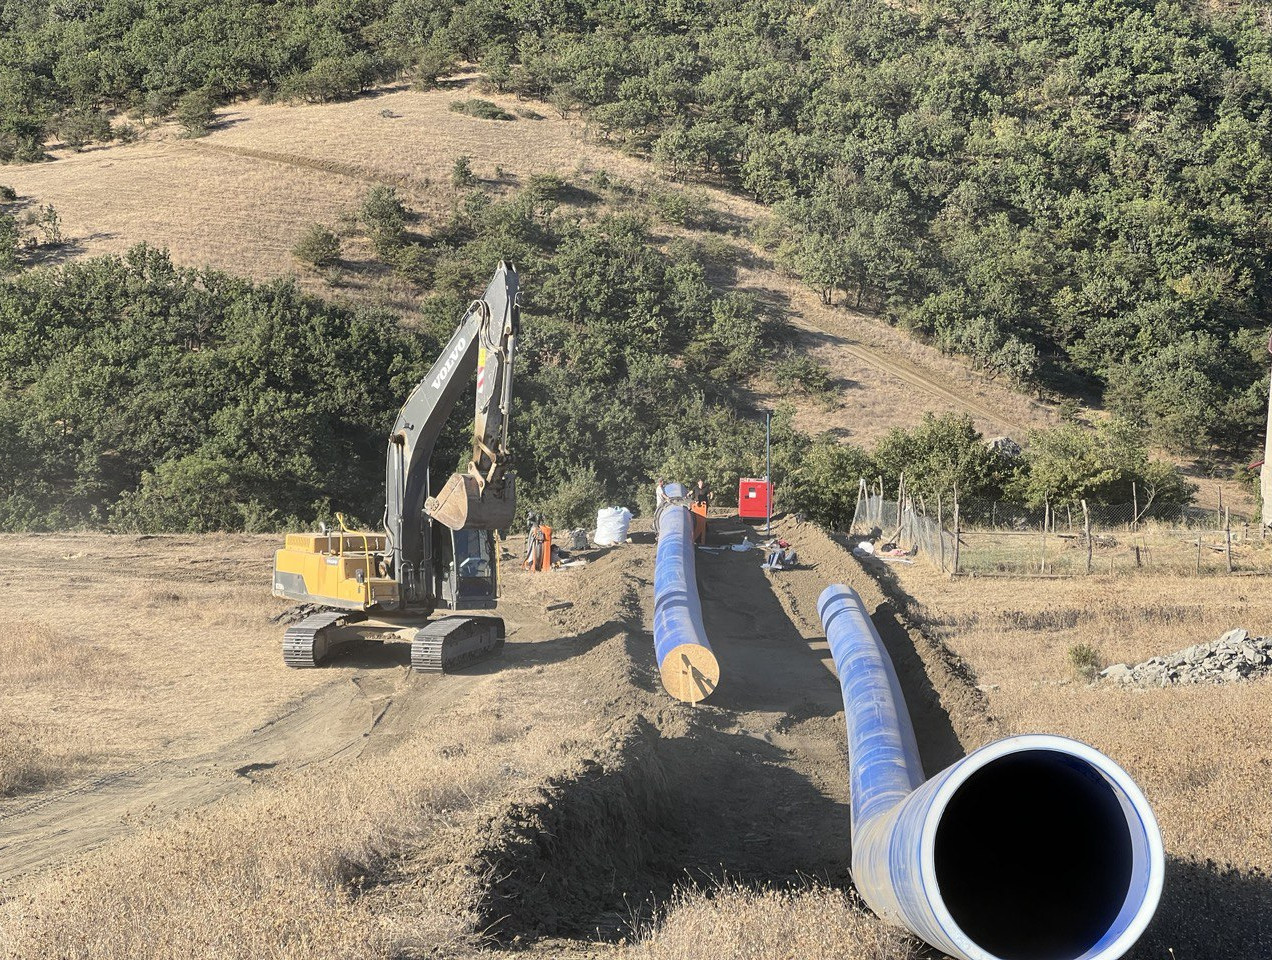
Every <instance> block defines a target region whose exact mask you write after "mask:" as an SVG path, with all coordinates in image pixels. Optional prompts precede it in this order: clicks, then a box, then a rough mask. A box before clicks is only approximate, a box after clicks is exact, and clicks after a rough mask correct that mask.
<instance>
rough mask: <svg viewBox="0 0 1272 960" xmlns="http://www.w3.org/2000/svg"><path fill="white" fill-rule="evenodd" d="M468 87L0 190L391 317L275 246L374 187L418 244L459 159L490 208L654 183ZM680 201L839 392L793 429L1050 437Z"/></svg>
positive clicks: (185, 143) (360, 268)
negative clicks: (472, 106) (541, 181)
mask: <svg viewBox="0 0 1272 960" xmlns="http://www.w3.org/2000/svg"><path fill="white" fill-rule="evenodd" d="M473 87H474V81H473V80H471V79H470V80H462V81H456V82H455V83H454V84H450V85H448V86H447V88H446V89H444V90H437V91H428V92H418V91H410V90H404V89H394V88H388V89H385V90H384V91H382V92H380V93H378V94H376V95H374V96H369V97H364V98H361V99H358V100H353V101H349V102H346V103H337V104H326V105H318V106H312V105H311V106H305V107H289V106H286V105H282V104H277V105H262V104H258V103H245V104H238V105H234V106H232V107H229V108H226V109H225V110H223V111H222V112H221V113H220V114H219V122H218V125H217V127H216V128H215V129H213V131H212V132H211V133H210V134H209V135H208V136H207V137H204V138H200V139H195V140H189V139H184V138H182V137H181V136H180V135H179V131H178V129H177V128H176V127H175V125H160V126H158V127H156V128H154V129H153V130H151V131H150V132H149V133H148V134H147V135H146V137H145V139H143V140H142V141H141V142H139V143H136V144H131V145H112V146H103V147H94V148H91V149H89V150H86V151H84V152H82V153H76V152H73V151H70V150H56V151H54V153H53V156H54V160H53V161H52V162H50V163H45V164H30V165H24V166H17V167H9V168H7V169H5V171H4V174H3V177H4V180H5V182H8V183H10V184H11V185H12V186H13V187H14V188H15V189H16V190H17V191H18V193H19V194H20V195H22V196H24V197H30V198H38V200H39V202H41V203H52V204H53V205H54V206H55V207H56V208H57V210H58V211H59V213H60V214H61V215H62V219H63V229H64V232H65V233H66V235H67V237H68V238H69V240H70V246H69V247H68V249H67V250H66V251H65V252H64V254H63V255H65V256H92V255H96V254H102V253H122V252H124V251H126V250H127V249H128V248H129V247H131V246H133V245H134V244H136V243H141V242H145V243H148V244H150V245H152V246H156V247H165V248H167V249H168V250H170V251H171V253H172V256H173V259H174V260H175V262H177V263H181V264H188V265H190V266H194V267H202V266H211V267H214V268H218V269H222V270H226V271H229V272H231V273H236V274H240V275H243V276H249V277H254V278H258V279H269V278H274V277H295V278H296V279H297V280H298V281H299V282H300V283H302V284H303V285H304V286H305V287H306V288H307V289H310V290H313V291H315V292H318V293H321V294H323V295H328V296H330V295H332V294H334V295H336V296H345V297H348V296H352V297H355V298H363V299H369V300H371V301H373V302H377V303H385V304H387V305H389V306H392V307H394V308H397V309H405V310H408V311H409V310H410V309H411V307H412V306H414V304H415V303H416V298H417V294H416V293H415V291H413V290H412V289H411V288H410V286H409V285H407V284H404V283H402V282H401V281H398V280H395V279H394V278H393V277H391V276H386V275H385V273H386V271H384V270H383V268H382V267H380V266H379V265H377V264H376V263H375V255H374V252H373V250H372V249H371V248H370V244H369V243H367V242H366V241H360V240H358V239H354V240H352V241H351V242H350V243H349V244H347V245H346V250H345V253H344V264H343V267H344V272H345V274H346V277H345V279H344V280H343V281H342V283H341V286H340V287H339V288H338V289H335V290H333V289H331V288H330V287H329V286H328V285H327V284H326V283H324V282H323V281H322V280H321V279H320V278H319V277H317V276H316V275H315V274H314V273H313V272H312V271H306V270H304V269H303V265H302V264H300V263H299V262H298V261H297V260H296V259H295V258H294V257H293V256H292V253H291V251H292V248H293V247H294V246H295V245H296V243H297V241H298V240H299V239H300V237H301V235H302V234H303V232H304V230H305V229H306V228H307V227H308V226H309V225H310V224H311V223H314V222H321V223H331V224H334V223H336V222H338V221H339V220H340V218H341V217H352V216H354V215H356V212H357V210H358V208H359V207H360V205H361V203H362V201H363V199H364V197H365V194H366V192H367V190H368V189H369V187H371V186H373V185H375V184H388V185H392V186H394V187H396V188H397V189H398V191H399V192H400V194H401V195H402V197H403V199H404V201H405V202H406V203H407V205H408V207H409V208H410V209H411V210H412V211H413V212H415V213H417V214H418V215H419V216H420V217H421V219H422V221H423V225H424V227H425V228H426V229H427V228H428V226H429V225H435V224H437V223H439V222H440V221H442V220H443V219H444V218H445V217H447V216H448V215H449V214H450V212H451V210H452V209H453V207H454V205H455V204H456V203H457V202H458V201H459V198H460V196H461V195H462V193H463V191H460V190H457V189H456V188H455V187H454V186H452V183H451V172H452V168H453V166H454V163H455V160H456V158H458V157H460V156H468V157H471V158H472V165H473V168H474V171H475V173H476V174H477V176H478V178H479V179H480V187H481V188H482V189H483V190H486V191H488V192H490V193H492V194H494V195H501V194H504V193H507V192H510V191H513V190H515V189H516V187H517V186H518V185H519V184H524V183H525V182H527V181H528V180H529V178H530V177H531V176H533V175H535V174H541V173H555V174H558V175H562V176H565V177H567V178H570V179H571V180H572V181H577V182H579V183H580V184H583V183H586V181H587V180H588V178H589V177H591V176H593V175H595V174H596V173H597V172H599V171H604V172H605V173H606V174H607V175H608V176H610V177H612V178H615V179H617V180H619V181H620V182H625V183H629V184H631V185H632V186H633V187H634V188H636V189H641V188H643V189H646V190H648V189H649V188H650V187H651V186H653V185H657V184H664V183H665V181H663V180H662V178H660V177H659V176H658V174H657V171H656V170H655V168H654V167H653V166H652V165H650V164H649V163H647V162H643V161H640V160H638V159H635V158H633V157H630V156H628V155H626V154H624V153H622V152H620V151H618V150H615V149H613V148H607V147H605V146H604V145H603V144H599V143H597V142H596V141H595V139H594V138H591V137H588V136H585V131H584V130H583V128H582V125H581V124H580V123H578V122H577V121H574V120H563V119H561V118H560V117H559V116H556V115H549V112H550V108H549V107H547V106H546V105H542V104H532V105H527V104H526V103H524V102H522V101H518V100H517V99H516V98H513V97H500V96H498V95H485V94H483V96H490V98H491V100H492V102H496V103H498V104H500V105H501V106H503V107H504V108H505V109H507V110H508V111H509V112H513V111H516V110H521V111H522V112H524V113H531V114H533V115H534V116H536V117H537V119H528V118H526V117H518V118H517V119H516V120H515V121H512V122H497V121H490V120H481V119H476V118H473V117H469V116H466V115H464V114H461V113H456V112H454V111H452V110H450V109H449V108H450V105H451V104H452V103H453V102H455V101H456V100H457V99H462V98H464V97H467V96H469V95H471V94H472V93H473V92H474V90H473ZM531 107H533V109H531ZM513 115H514V116H515V115H516V114H515V113H514V114H513ZM497 170H499V171H502V173H503V177H502V178H498V177H496V171H497ZM662 188H663V189H673V190H674V189H677V188H675V187H667V186H663V187H662ZM694 196H703V197H705V198H707V199H708V202H709V204H710V205H711V208H712V209H713V210H715V211H717V212H718V214H717V216H718V220H719V222H720V223H721V224H722V225H723V230H724V237H725V238H726V240H727V244H728V246H727V252H726V254H725V256H726V267H727V269H728V270H729V271H731V272H733V273H734V276H732V277H729V276H726V277H724V278H722V279H723V280H724V281H726V285H727V287H728V288H730V289H738V290H743V291H751V292H754V293H755V294H756V295H757V296H758V297H759V298H760V299H761V300H762V301H764V302H766V303H770V304H772V305H773V307H774V309H776V310H777V311H779V312H780V313H781V314H782V315H783V316H784V317H785V318H786V319H787V321H788V322H789V323H790V324H791V325H792V327H794V328H795V329H796V330H799V331H801V334H800V341H799V342H800V344H801V348H802V349H806V350H808V351H809V352H811V353H812V354H813V355H814V356H815V357H817V359H818V360H819V361H820V362H821V363H822V364H824V365H825V366H826V367H827V368H828V369H829V370H830V371H831V372H832V375H833V376H834V377H835V379H836V381H837V382H838V384H839V386H840V388H841V393H842V394H843V396H844V397H845V400H836V401H833V402H830V403H806V402H805V403H800V406H801V408H802V409H801V412H800V415H799V418H798V419H797V421H796V422H797V424H798V425H800V426H801V427H804V428H806V429H810V430H812V431H814V432H816V431H819V430H826V429H831V430H834V431H835V432H836V434H837V435H838V436H840V437H841V438H843V439H851V440H854V441H856V442H859V443H869V442H871V441H873V440H875V439H877V438H878V437H879V436H881V435H882V434H883V433H885V432H886V431H887V430H888V429H889V428H891V427H893V426H896V425H900V424H905V423H909V422H911V421H912V420H913V419H914V418H915V417H916V415H917V414H918V413H921V412H923V411H925V410H932V411H959V412H968V413H970V414H971V415H972V416H973V417H974V418H975V419H976V422H977V425H978V426H979V427H980V429H981V430H982V431H983V432H985V433H986V435H989V436H996V435H999V434H1004V433H1007V434H1012V435H1015V436H1023V434H1024V432H1025V431H1026V430H1027V429H1029V428H1030V427H1034V426H1041V425H1045V424H1047V423H1049V422H1052V419H1053V418H1052V415H1051V414H1050V413H1049V411H1048V410H1047V409H1046V408H1045V407H1043V406H1041V405H1038V404H1036V403H1034V402H1032V401H1030V400H1029V399H1028V398H1027V397H1025V396H1022V395H1020V394H1018V393H1016V392H1014V391H1012V390H1010V389H1007V388H1004V387H1003V386H1001V385H999V384H996V383H993V382H992V381H990V380H988V379H987V378H985V377H984V376H982V375H979V374H977V373H976V372H974V371H972V370H971V369H970V368H969V367H968V366H967V365H966V364H965V363H960V362H958V361H956V360H954V359H952V358H950V357H946V356H943V355H941V354H940V353H938V352H937V351H936V350H934V349H932V348H930V347H924V346H922V345H920V344H918V343H916V342H915V341H914V340H912V339H911V338H909V337H906V336H904V335H903V334H901V333H899V332H898V331H896V330H895V329H893V328H891V327H889V326H888V325H886V324H884V323H881V322H879V321H878V320H876V319H874V318H871V317H869V316H867V315H865V314H862V313H859V312H858V313H853V312H845V311H841V310H829V309H827V308H825V307H824V306H822V305H821V304H820V302H819V301H818V299H817V297H816V296H815V295H814V294H812V293H811V291H808V290H807V289H806V288H804V287H802V286H801V285H799V284H798V283H797V282H796V281H794V280H792V279H789V278H787V277H784V276H782V275H781V274H780V273H779V272H778V271H777V270H776V269H775V267H774V265H773V263H772V258H771V256H770V255H768V254H766V253H765V252H764V251H763V250H761V249H759V248H757V247H756V246H755V244H754V243H753V242H752V241H751V240H750V234H751V232H752V230H753V228H754V226H755V223H756V221H757V219H759V218H761V217H763V216H764V211H763V209H762V208H761V207H759V206H758V205H756V204H754V203H750V202H747V201H745V200H744V199H742V198H740V197H738V196H736V195H735V194H732V193H728V192H725V191H722V190H718V189H709V190H708V189H703V190H701V191H698V192H696V193H695V194H694ZM613 206H614V205H613V204H609V205H607V209H609V208H612V207H613ZM662 229H663V230H667V229H668V225H666V224H664V225H663V227H662ZM672 229H676V228H675V227H674V225H672ZM678 232H684V231H678ZM690 233H695V234H697V235H699V236H701V235H703V234H704V233H705V234H708V235H709V234H710V231H701V230H699V231H690ZM528 282H529V283H530V284H533V282H534V278H533V277H530V278H529V280H528ZM756 387H757V390H756V402H757V403H766V402H768V403H772V402H776V399H777V398H775V397H772V396H771V394H770V393H769V391H768V390H766V388H765V385H764V384H763V383H759V384H757V385H756ZM770 389H771V387H770ZM848 397H850V398H851V402H850V403H849V402H846V399H847V398H848Z"/></svg>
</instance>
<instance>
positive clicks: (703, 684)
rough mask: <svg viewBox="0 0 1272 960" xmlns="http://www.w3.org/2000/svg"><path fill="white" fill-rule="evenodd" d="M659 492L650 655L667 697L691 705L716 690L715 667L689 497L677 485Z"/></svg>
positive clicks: (716, 676) (718, 671)
mask: <svg viewBox="0 0 1272 960" xmlns="http://www.w3.org/2000/svg"><path fill="white" fill-rule="evenodd" d="M664 491H665V493H666V495H667V498H668V499H667V502H666V503H664V504H663V505H662V506H661V507H660V508H659V510H658V512H657V514H655V516H654V528H655V530H656V532H657V534H658V550H657V552H656V554H655V556H654V652H655V654H656V655H657V657H658V672H659V674H660V675H661V677H662V682H663V687H664V688H666V690H667V692H668V693H670V694H671V695H672V696H673V697H676V698H678V699H680V700H687V701H689V702H691V703H696V702H697V701H699V700H703V699H705V698H706V697H708V696H710V694H711V692H712V691H713V690H715V688H716V684H717V683H718V682H719V680H720V667H719V665H718V664H717V663H716V659H715V654H713V653H712V652H711V645H710V644H709V643H707V631H706V628H705V627H704V626H703V625H702V603H701V601H700V600H699V599H698V582H697V579H696V576H695V573H694V555H693V550H694V545H693V517H692V515H691V514H690V512H689V507H688V505H687V502H688V491H687V490H685V488H684V487H683V486H682V485H681V484H678V483H669V484H667V485H666V487H665V488H664Z"/></svg>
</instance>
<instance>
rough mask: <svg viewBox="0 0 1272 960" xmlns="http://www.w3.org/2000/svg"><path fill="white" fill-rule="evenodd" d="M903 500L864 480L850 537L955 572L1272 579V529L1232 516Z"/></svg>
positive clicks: (892, 555)
mask: <svg viewBox="0 0 1272 960" xmlns="http://www.w3.org/2000/svg"><path fill="white" fill-rule="evenodd" d="M901 496H902V499H901V500H899V501H898V500H889V499H887V498H886V497H885V495H884V492H883V489H882V485H881V484H878V485H870V484H867V482H866V481H865V480H863V481H862V482H861V485H860V488H859V490H858V496H857V506H856V510H855V512H854V515H853V520H852V526H851V528H850V530H849V532H850V533H853V534H858V535H861V536H864V537H867V538H869V539H870V540H872V541H873V542H875V543H876V544H877V546H876V547H875V550H876V554H877V555H878V556H880V557H881V558H882V559H885V560H905V559H910V558H918V559H922V560H924V561H926V562H928V563H930V564H932V565H933V566H935V567H936V568H937V569H940V570H943V571H946V572H948V573H951V574H960V575H963V574H966V575H974V576H1082V575H1086V574H1101V573H1102V574H1109V573H1114V574H1116V573H1133V572H1136V571H1143V570H1155V571H1159V572H1172V573H1179V574H1193V575H1198V576H1204V575H1207V574H1224V575H1226V574H1240V573H1247V574H1249V573H1263V574H1267V573H1272V540H1270V539H1268V538H1267V530H1266V529H1265V528H1264V527H1263V526H1262V524H1260V523H1258V522H1257V521H1255V520H1252V519H1251V518H1249V517H1245V516H1233V515H1232V514H1231V512H1230V511H1215V510H1198V509H1195V508H1182V509H1180V508H1172V509H1170V510H1166V509H1160V508H1159V509H1157V510H1153V508H1152V505H1151V503H1150V504H1149V505H1147V506H1145V505H1142V504H1139V503H1132V504H1113V505H1097V504H1086V503H1079V504H1077V505H1074V504H1061V505H1054V506H1053V505H1051V504H1044V505H1043V506H1042V507H1029V506H1025V505H1021V504H1011V503H1004V502H1001V501H989V500H966V501H964V500H960V499H958V497H957V496H956V495H955V493H954V492H953V491H951V492H950V494H949V495H948V496H945V495H942V496H938V497H935V498H928V497H917V496H910V495H907V494H906V493H905V492H904V489H902V491H901Z"/></svg>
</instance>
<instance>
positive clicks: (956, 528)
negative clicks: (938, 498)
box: [954, 483, 963, 573]
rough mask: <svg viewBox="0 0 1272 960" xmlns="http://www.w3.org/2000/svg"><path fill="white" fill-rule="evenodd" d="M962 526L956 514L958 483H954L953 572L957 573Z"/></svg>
mask: <svg viewBox="0 0 1272 960" xmlns="http://www.w3.org/2000/svg"><path fill="white" fill-rule="evenodd" d="M962 533H963V531H962V528H961V527H960V526H959V515H958V484H957V483H956V484H954V572H955V573H958V559H959V541H960V540H962V538H963V537H962Z"/></svg>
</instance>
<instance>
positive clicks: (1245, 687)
mask: <svg viewBox="0 0 1272 960" xmlns="http://www.w3.org/2000/svg"><path fill="white" fill-rule="evenodd" d="M881 575H882V576H884V577H885V579H886V582H887V589H888V590H889V592H890V593H891V594H892V595H893V596H894V598H895V599H896V602H898V603H899V604H900V605H903V606H905V607H906V608H907V610H908V613H909V615H910V617H911V619H912V620H913V621H914V622H915V623H916V624H922V625H923V628H924V631H925V632H926V633H927V634H928V635H929V636H930V637H932V638H933V639H935V640H937V641H939V642H942V643H944V644H946V645H947V646H948V647H949V648H950V649H951V650H952V651H953V652H954V653H955V654H957V655H958V656H959V657H960V658H961V659H962V660H963V661H964V662H965V663H966V664H967V666H968V667H969V668H970V670H971V671H972V674H973V675H974V678H975V682H976V683H977V684H978V685H979V688H980V689H981V690H982V691H983V692H984V695H985V697H986V700H987V703H988V706H989V709H990V710H991V711H992V712H993V714H994V716H995V717H996V718H997V719H998V721H999V722H1000V723H1001V725H1002V727H1003V729H1004V731H1006V732H1011V733H1023V732H1037V731H1041V732H1047V733H1059V734H1063V735H1066V736H1070V737H1074V738H1076V739H1079V740H1083V741H1085V742H1087V743H1090V744H1093V745H1094V746H1096V747H1098V748H1099V749H1100V750H1103V751H1104V752H1106V753H1107V754H1108V755H1109V756H1111V757H1113V758H1115V759H1116V760H1117V761H1118V762H1119V763H1120V764H1122V765H1123V766H1124V767H1125V768H1126V769H1127V770H1128V771H1129V772H1130V773H1131V775H1132V776H1133V777H1134V778H1135V780H1136V782H1138V783H1139V784H1140V786H1141V787H1143V788H1144V790H1145V792H1146V793H1147V795H1148V798H1149V800H1150V802H1151V803H1152V804H1153V809H1154V811H1155V812H1156V814H1157V817H1158V819H1159V821H1160V823H1161V827H1162V833H1163V837H1164V840H1165V844H1166V850H1167V854H1168V856H1169V857H1170V858H1171V874H1170V876H1169V877H1168V880H1167V884H1168V886H1167V894H1166V900H1165V902H1164V904H1163V908H1162V911H1161V912H1160V914H1159V919H1158V921H1157V923H1156V924H1155V927H1154V928H1153V929H1152V931H1150V932H1155V936H1151V937H1150V938H1149V943H1150V944H1153V945H1154V946H1157V947H1159V948H1160V949H1161V951H1162V952H1161V953H1159V954H1151V953H1147V952H1146V953H1145V954H1144V955H1145V956H1152V955H1157V956H1164V955H1165V949H1166V948H1173V949H1174V950H1175V956H1177V957H1179V958H1183V957H1260V956H1268V955H1272V922H1269V920H1268V918H1267V915H1266V905H1267V903H1268V902H1272V900H1270V899H1269V898H1272V882H1269V879H1268V878H1269V876H1270V875H1272V806H1269V804H1268V796H1269V785H1270V784H1272V740H1270V739H1269V737H1268V715H1269V711H1270V710H1272V678H1264V679H1259V680H1254V681H1249V682H1242V683H1234V684H1226V685H1219V686H1197V687H1176V688H1162V689H1149V690H1139V689H1125V688H1118V687H1114V686H1112V685H1110V684H1092V683H1090V682H1088V681H1087V680H1086V679H1085V678H1084V677H1081V676H1079V675H1078V674H1077V673H1076V672H1075V669H1074V667H1073V665H1072V663H1071V661H1070V658H1069V650H1070V649H1071V648H1072V647H1074V646H1077V645H1079V644H1086V645H1089V646H1090V647H1092V648H1093V649H1094V650H1095V651H1096V652H1097V654H1098V656H1099V659H1100V661H1101V663H1102V664H1103V665H1108V664H1113V663H1132V664H1133V663H1138V662H1140V661H1142V660H1145V659H1147V658H1149V657H1152V656H1158V655H1161V654H1167V653H1172V652H1174V651H1176V650H1180V649H1182V648H1184V647H1187V646H1190V645H1192V644H1194V643H1206V642H1209V641H1211V640H1214V639H1216V638H1217V637H1219V636H1220V635H1221V634H1223V633H1225V632H1226V631H1228V630H1230V629H1233V628H1234V627H1243V628H1245V629H1248V630H1249V631H1250V632H1251V633H1253V634H1256V635H1260V636H1263V635H1267V634H1269V633H1272V592H1269V590H1268V581H1267V578H1266V577H1224V576H1213V577H1206V578H1204V579H1202V580H1198V579H1197V578H1196V577H1195V576H1179V575H1172V574H1152V573H1145V574H1138V575H1135V576H1125V577H1101V576H1094V577H1078V578H1073V579H1055V580H1040V579H1037V578H1034V579H1015V580H1013V579H1001V580H999V579H989V580H985V579H965V578H959V579H955V580H950V579H947V578H946V577H943V576H941V575H939V574H937V573H936V572H934V571H932V570H930V569H928V568H926V567H925V566H924V565H922V564H916V565H914V566H912V567H905V568H903V569H896V568H889V569H888V570H887V571H883V572H882V574H881ZM1190 901H1192V902H1190ZM1199 903H1204V904H1205V908H1204V910H1198V909H1197V908H1198V904H1199Z"/></svg>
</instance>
